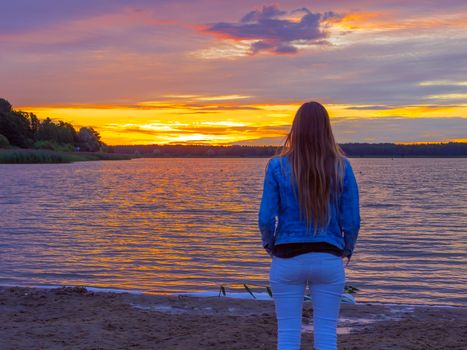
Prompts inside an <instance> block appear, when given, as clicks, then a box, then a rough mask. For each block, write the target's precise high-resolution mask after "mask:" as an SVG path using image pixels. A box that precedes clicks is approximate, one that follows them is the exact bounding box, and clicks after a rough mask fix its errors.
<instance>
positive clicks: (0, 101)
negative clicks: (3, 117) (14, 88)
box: [0, 98, 12, 113]
mask: <svg viewBox="0 0 467 350" xmlns="http://www.w3.org/2000/svg"><path fill="white" fill-rule="evenodd" d="M11 109H12V106H11V103H10V102H8V101H7V100H5V99H4V98H0V113H9V112H11Z"/></svg>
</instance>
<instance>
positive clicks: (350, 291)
mask: <svg viewBox="0 0 467 350" xmlns="http://www.w3.org/2000/svg"><path fill="white" fill-rule="evenodd" d="M250 286H253V287H256V288H260V289H263V288H264V289H266V293H267V294H268V295H269V297H270V298H272V290H271V287H270V286H260V285H256V284H249V285H248V284H246V283H243V288H244V289H245V290H246V291H247V292H248V294H250V295H251V296H252V297H253V299H257V297H256V295H255V293H254V292H253V290H252V288H251V287H250ZM359 290H360V289H359V288H357V287H354V286H351V285H346V286H345V287H344V295H345V294H347V295H350V296H351V297H352V296H353V295H354V294H356V293H357V291H359ZM221 295H222V296H227V292H226V290H225V286H223V285H221V286H220V288H219V295H218V297H221ZM304 298H305V301H311V297H310V296H309V295H305V296H304ZM344 299H345V300H347V299H348V298H344ZM351 299H352V298H351Z"/></svg>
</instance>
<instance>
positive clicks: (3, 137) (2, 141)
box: [0, 134, 10, 148]
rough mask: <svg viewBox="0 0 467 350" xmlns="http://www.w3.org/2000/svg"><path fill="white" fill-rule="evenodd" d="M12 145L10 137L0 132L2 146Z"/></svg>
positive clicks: (0, 145) (0, 144) (0, 146)
mask: <svg viewBox="0 0 467 350" xmlns="http://www.w3.org/2000/svg"><path fill="white" fill-rule="evenodd" d="M8 147H10V142H8V139H7V138H6V137H5V136H3V135H2V134H0V148H8Z"/></svg>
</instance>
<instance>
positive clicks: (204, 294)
mask: <svg viewBox="0 0 467 350" xmlns="http://www.w3.org/2000/svg"><path fill="white" fill-rule="evenodd" d="M6 288H24V289H32V290H36V289H37V290H41V289H43V290H52V289H61V288H62V289H63V288H67V289H69V288H84V289H86V290H87V291H89V292H92V293H109V294H130V295H148V296H163V297H189V298H200V299H203V298H220V299H233V300H251V301H266V302H272V301H273V299H272V298H270V297H269V296H268V295H267V293H264V292H257V291H254V294H255V297H256V298H253V297H251V296H250V294H249V293H247V292H241V291H240V290H241V289H239V291H236V292H229V293H228V294H227V295H225V296H223V295H220V294H219V291H201V292H200V291H195V292H186V291H180V292H163V291H150V290H141V289H121V288H114V287H98V286H91V285H82V284H79V285H68V284H67V285H65V284H61V285H58V284H56V285H55V284H53V285H49V284H44V285H13V284H0V290H1V289H6ZM354 298H355V299H356V300H355V301H356V302H355V303H350V302H344V301H342V304H351V305H355V306H360V305H374V306H387V307H390V306H395V307H424V308H448V309H465V310H466V311H467V304H465V305H456V304H422V303H418V304H417V303H415V304H414V303H405V302H400V303H398V302H384V301H369V300H360V299H359V298H358V293H356V296H354ZM307 304H309V305H311V304H310V301H309V300H306V301H305V302H304V305H307Z"/></svg>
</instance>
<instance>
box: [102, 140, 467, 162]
mask: <svg viewBox="0 0 467 350" xmlns="http://www.w3.org/2000/svg"><path fill="white" fill-rule="evenodd" d="M340 146H341V148H342V150H343V151H344V153H345V154H346V155H347V156H349V157H351V158H465V157H467V143H466V142H448V143H439V144H412V145H402V144H394V143H343V144H340ZM109 149H110V150H111V151H112V152H113V153H116V154H126V155H131V157H135V158H269V157H272V156H274V155H275V154H277V152H278V151H279V146H247V145H226V146H214V145H122V146H109Z"/></svg>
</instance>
